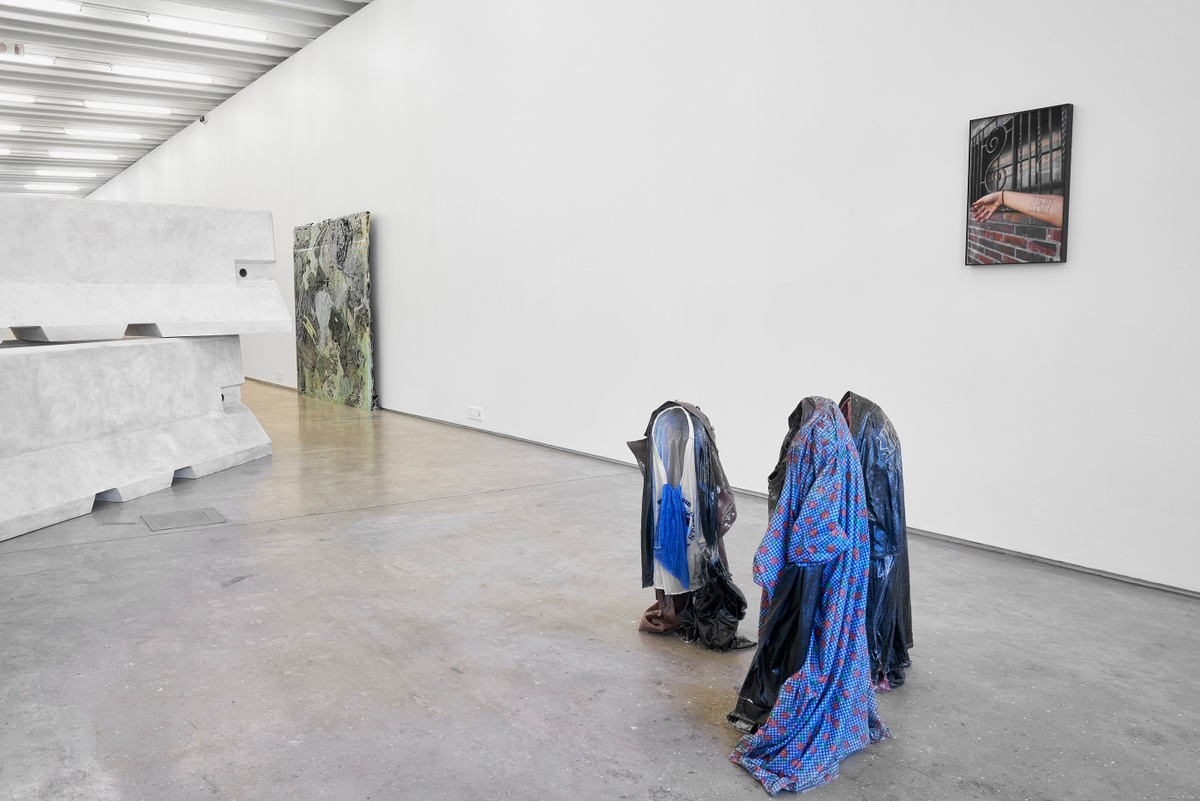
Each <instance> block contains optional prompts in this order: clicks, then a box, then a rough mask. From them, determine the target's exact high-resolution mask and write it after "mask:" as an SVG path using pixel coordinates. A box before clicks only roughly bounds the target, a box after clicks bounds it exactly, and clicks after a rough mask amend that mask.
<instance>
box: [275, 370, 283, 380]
mask: <svg viewBox="0 0 1200 801" xmlns="http://www.w3.org/2000/svg"><path fill="white" fill-rule="evenodd" d="M275 380H276V381H282V380H283V371H282V370H276V371H275Z"/></svg>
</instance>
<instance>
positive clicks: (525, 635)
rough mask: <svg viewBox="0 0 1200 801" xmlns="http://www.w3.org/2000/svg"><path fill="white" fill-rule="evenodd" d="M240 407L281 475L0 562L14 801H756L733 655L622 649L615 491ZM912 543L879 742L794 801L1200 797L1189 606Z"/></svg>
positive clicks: (739, 659)
mask: <svg viewBox="0 0 1200 801" xmlns="http://www.w3.org/2000/svg"><path fill="white" fill-rule="evenodd" d="M244 394H245V399H246V401H247V403H248V404H249V405H250V406H251V407H252V408H253V409H254V410H255V411H256V413H257V414H258V416H259V419H260V420H261V421H262V423H263V425H264V427H265V428H266V429H267V431H268V433H269V434H270V435H271V437H272V438H273V439H274V443H275V453H274V455H273V456H272V457H271V458H268V459H263V460H260V461H258V462H256V463H253V464H249V465H245V466H242V467H239V468H235V469H232V470H228V471H225V472H224V473H219V474H216V475H213V476H209V477H207V478H204V479H201V480H199V481H178V482H176V484H175V486H174V487H172V488H171V489H170V490H167V491H164V492H161V493H157V494H154V495H150V496H147V497H145V498H141V499H138V500H136V501H132V502H130V503H127V504H100V505H98V506H97V508H96V510H95V512H94V513H93V514H92V515H90V516H88V517H84V518H79V519H77V520H72V521H68V522H65V523H61V524H59V525H57V526H53V527H51V528H47V529H43V530H41V531H37V532H33V533H30V534H26V535H24V536H22V537H18V538H16V539H13V540H9V541H7V542H4V543H0V799H5V800H6V799H99V800H100V801H107V799H152V800H153V801H163V800H164V799H231V800H233V799H241V800H242V801H268V800H271V799H280V800H281V801H283V800H285V799H286V800H288V801H292V800H295V799H316V798H330V799H464V800H467V799H496V798H517V799H584V800H590V799H597V800H599V799H605V801H609V800H611V799H647V800H653V801H666V800H667V799H706V798H721V799H728V798H757V797H760V796H763V797H765V793H764V792H763V790H762V789H761V788H760V787H759V785H758V784H757V783H755V782H754V781H753V780H752V779H751V777H750V776H749V774H747V773H746V772H745V771H743V770H742V769H741V768H739V767H737V766H735V765H733V764H732V763H730V762H729V761H728V759H727V755H728V754H729V752H730V750H731V749H732V748H733V745H734V743H735V741H736V739H737V733H736V732H735V731H734V730H733V729H732V728H731V727H729V726H728V725H727V724H726V722H725V714H726V712H728V711H729V710H730V709H731V708H732V706H733V703H734V699H735V695H736V688H737V686H738V685H740V683H741V680H742V678H743V676H744V674H745V671H746V668H747V665H748V663H749V661H750V658H751V655H752V654H751V652H748V651H743V652H738V653H730V654H715V653H709V652H707V651H704V650H703V649H700V648H698V647H696V646H689V645H687V644H685V643H683V642H682V641H681V640H679V639H678V638H676V637H674V636H673V635H668V636H655V635H649V634H639V633H638V631H637V627H636V620H637V618H638V616H639V613H640V612H641V610H642V609H643V608H645V606H646V605H647V604H648V603H650V600H651V595H652V594H651V593H650V591H648V590H642V589H641V588H640V586H639V567H638V548H637V536H638V535H637V517H638V510H639V504H640V479H639V476H638V474H637V472H636V470H635V469H633V468H629V467H624V466H622V465H619V464H613V463H610V462H605V461H600V460H596V459H591V458H587V457H584V456H578V455H574V454H570V453H564V452H561V451H556V450H553V449H549V448H544V447H540V446H536V445H532V444H529V443H524V442H518V441H514V440H509V439H504V438H501V437H496V436H492V435H489V434H485V433H481V432H477V431H471V430H467V429H463V428H456V427H452V426H446V425H441V424H437V423H433V422H429V421H426V420H421V419H416V418H411V417H406V416H403V415H399V414H393V413H388V412H376V413H366V412H360V411H356V410H350V409H345V408H341V407H336V406H333V405H330V404H325V403H321V402H318V401H310V400H306V399H300V398H297V397H296V395H295V394H294V393H293V392H291V391H288V390H283V389H279V388H275V387H269V386H265V385H261V384H248V385H247V386H246V390H245V393H244ZM649 411H650V410H647V413H649ZM783 423H784V421H781V432H780V433H781V436H782V433H783V431H782V425H783ZM643 425H644V421H642V420H630V421H629V430H630V438H633V437H634V436H636V435H637V434H638V432H639V431H640V430H641V429H642V427H643ZM764 458H765V459H766V461H773V458H774V454H766V455H765V457H764ZM770 466H771V465H769V464H766V463H764V469H763V472H764V475H765V473H766V472H767V470H768V469H769V468H770ZM764 506H765V502H764V501H762V500H761V499H760V498H757V497H753V496H740V497H739V510H740V517H739V521H738V523H737V524H736V525H735V526H734V528H733V530H732V531H731V532H730V534H729V536H728V538H727V544H728V547H729V552H730V558H731V560H732V562H733V567H734V577H735V579H736V580H737V582H738V583H739V585H740V586H741V587H742V588H743V590H745V591H746V592H747V595H749V596H751V597H752V598H755V597H757V595H756V589H757V588H755V587H754V585H753V584H752V583H751V580H750V571H749V566H750V559H751V556H752V554H753V551H754V548H755V547H756V546H757V544H758V539H759V537H760V536H761V533H762V531H763V529H764V527H765V522H766V511H765V509H764ZM204 508H211V509H215V510H216V511H217V512H218V513H219V514H220V515H221V516H223V517H224V518H225V520H226V522H224V523H218V524H210V525H203V526H193V527H190V528H184V529H176V530H167V531H162V532H153V531H151V530H150V529H149V528H148V527H147V525H146V524H145V522H144V521H142V519H141V518H142V516H143V515H152V514H159V513H166V512H175V511H185V510H196V509H204ZM948 533H953V532H948ZM1185 535H1186V536H1192V535H1193V532H1180V536H1185ZM1132 544H1133V543H1132V542H1131V545H1132ZM910 549H911V555H912V566H913V568H912V569H913V577H912V583H913V616H914V626H915V632H916V648H915V649H914V651H913V657H914V666H913V668H912V670H911V672H910V676H909V681H908V683H907V684H906V685H905V686H904V687H902V688H900V689H899V690H896V691H894V692H892V693H888V694H884V695H881V696H880V708H881V714H882V716H883V719H884V721H885V722H886V723H887V724H888V725H889V726H890V727H891V730H892V734H893V738H892V739H891V740H889V741H886V742H884V743H881V744H879V745H876V746H872V747H870V748H869V749H867V750H866V751H863V752H860V753H859V754H856V755H854V756H852V757H851V758H850V759H848V760H847V761H846V762H844V763H843V767H842V776H841V778H839V779H838V780H837V781H835V782H834V783H833V784H832V785H829V786H827V787H824V788H821V789H818V790H814V791H812V792H810V793H808V794H807V796H806V797H808V798H812V799H864V800H869V801H898V800H899V799H905V800H907V799H975V798H980V799H1121V800H1122V801H1132V800H1133V799H1195V798H1198V797H1200V692H1198V690H1200V681H1198V680H1197V670H1198V666H1200V634H1198V632H1197V627H1198V624H1200V601H1197V600H1196V599H1195V598H1190V597H1186V596H1180V595H1174V594H1171V593H1167V592H1163V591H1160V590H1155V589H1149V588H1144V587H1138V586H1134V585H1129V584H1125V583H1121V582H1118V581H1114V580H1111V579H1106V578H1102V577H1097V576H1092V575H1088V574H1084V573H1079V572H1074V571H1070V570H1064V569H1061V568H1055V567H1051V566H1046V565H1041V564H1036V563H1033V562H1030V561H1026V560H1022V559H1019V558H1014V557H1010V556H1005V555H1001V554H996V553H990V552H986V551H982V550H978V549H973V548H969V547H964V546H961V545H955V544H952V543H946V542H942V541H938V540H933V539H928V538H921V537H914V538H912V541H911V546H910ZM743 633H745V634H749V635H751V636H753V634H754V632H753V625H752V624H751V625H749V626H743Z"/></svg>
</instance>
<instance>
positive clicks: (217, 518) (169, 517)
mask: <svg viewBox="0 0 1200 801" xmlns="http://www.w3.org/2000/svg"><path fill="white" fill-rule="evenodd" d="M142 520H143V521H144V522H145V523H146V525H147V526H149V527H150V530H151V531H170V530H172V529H176V528H194V527H196V526H211V525H212V524H214V523H224V522H225V518H224V517H222V516H221V513H220V512H218V511H217V510H216V509H188V510H186V511H183V512H167V513H166V514H161V515H142Z"/></svg>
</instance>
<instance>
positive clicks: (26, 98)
mask: <svg viewBox="0 0 1200 801" xmlns="http://www.w3.org/2000/svg"><path fill="white" fill-rule="evenodd" d="M35 100H37V98H36V97H34V96H33V95H12V94H9V93H8V92H0V101H6V102H9V103H32V102H33V101H35Z"/></svg>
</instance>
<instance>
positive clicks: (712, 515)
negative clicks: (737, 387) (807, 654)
mask: <svg viewBox="0 0 1200 801" xmlns="http://www.w3.org/2000/svg"><path fill="white" fill-rule="evenodd" d="M629 449H630V450H631V451H633V455H634V456H635V457H636V458H637V462H638V466H639V467H640V468H641V470H642V476H643V484H642V514H641V544H642V548H641V551H642V586H643V587H654V588H655V596H656V600H655V603H654V604H652V605H651V606H650V608H649V609H647V610H646V612H645V614H644V615H643V617H642V620H641V623H640V624H639V626H638V628H639V629H640V630H641V631H650V632H657V633H665V632H669V631H679V633H680V634H681V635H682V636H683V638H684V639H685V640H687V641H688V642H702V643H704V645H705V646H707V647H708V648H710V649H712V650H715V651H727V650H730V649H734V648H746V647H748V646H751V645H753V644H754V643H752V642H750V641H748V640H746V639H745V638H743V637H739V636H738V634H737V626H738V621H739V620H741V619H742V618H743V617H744V616H745V614H746V599H745V596H743V595H742V593H741V591H740V590H739V589H738V588H737V586H736V585H735V584H734V583H733V578H732V577H731V576H730V574H729V569H728V559H727V557H726V556H725V545H724V542H723V538H724V536H725V532H727V531H728V530H729V528H730V527H731V526H732V525H733V521H734V520H736V519H737V507H736V506H735V504H734V500H733V492H732V491H731V490H730V488H729V481H728V479H726V477H725V471H724V469H722V467H721V460H720V457H719V455H718V453H717V444H716V440H715V438H714V435H713V428H712V424H711V423H710V422H709V420H708V417H707V416H706V415H705V414H704V413H703V412H701V411H700V409H699V408H698V407H696V406H693V405H692V404H690V403H685V402H683V401H668V402H667V403H664V404H663V405H662V406H660V407H658V408H657V409H655V410H654V413H653V414H651V415H650V422H649V423H648V424H647V425H646V436H645V438H644V439H640V440H636V441H634V442H630V443H629Z"/></svg>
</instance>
